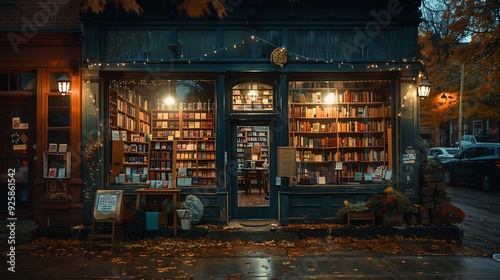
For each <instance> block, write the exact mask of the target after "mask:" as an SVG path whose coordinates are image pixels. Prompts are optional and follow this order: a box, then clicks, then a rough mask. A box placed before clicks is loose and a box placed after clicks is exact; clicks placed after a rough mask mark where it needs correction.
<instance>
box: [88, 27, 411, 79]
mask: <svg viewBox="0 0 500 280" xmlns="http://www.w3.org/2000/svg"><path fill="white" fill-rule="evenodd" d="M246 42H254V43H260V42H263V43H264V44H267V45H269V46H272V47H274V48H280V49H282V50H284V51H286V49H285V48H284V47H280V46H277V45H275V44H273V43H271V42H269V41H267V40H265V39H263V38H260V37H257V36H255V35H250V36H248V37H246V38H244V39H241V40H238V41H235V42H233V43H230V44H227V45H225V46H223V47H220V48H218V49H216V50H212V51H209V52H206V53H204V54H202V55H198V56H194V57H190V58H184V55H183V54H181V58H173V59H170V60H165V59H159V60H150V59H149V58H147V59H144V60H143V61H138V60H136V61H133V62H93V61H91V60H89V59H87V65H88V67H89V68H91V67H108V66H117V67H122V66H127V65H131V64H132V65H133V64H144V65H147V64H162V63H174V62H187V63H189V64H191V63H194V62H197V61H203V60H205V59H207V58H209V57H210V56H212V55H214V56H215V55H217V54H218V53H219V52H222V51H230V50H231V49H237V48H238V46H241V45H244V44H245V43H246ZM286 52H287V55H288V56H289V57H290V59H292V60H295V61H313V62H318V63H327V64H336V65H338V67H339V68H341V67H343V66H346V67H348V68H350V69H354V67H355V65H354V64H352V63H349V62H342V61H340V62H339V61H334V60H332V59H325V58H317V57H308V56H305V55H302V54H298V53H294V52H289V51H286ZM414 62H419V59H418V58H416V57H415V58H413V59H411V60H409V59H403V60H402V61H400V62H397V61H395V60H392V61H391V62H383V63H382V64H377V63H374V64H370V65H367V66H362V68H367V69H378V70H380V71H382V70H390V71H395V70H396V71H401V70H403V69H408V68H410V67H411V64H414Z"/></svg>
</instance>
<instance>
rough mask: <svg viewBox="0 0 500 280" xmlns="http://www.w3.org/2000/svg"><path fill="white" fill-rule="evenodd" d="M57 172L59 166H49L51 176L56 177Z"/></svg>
mask: <svg viewBox="0 0 500 280" xmlns="http://www.w3.org/2000/svg"><path fill="white" fill-rule="evenodd" d="M56 172H57V168H55V167H51V168H49V174H48V175H49V177H56Z"/></svg>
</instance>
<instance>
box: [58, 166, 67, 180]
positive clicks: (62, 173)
mask: <svg viewBox="0 0 500 280" xmlns="http://www.w3.org/2000/svg"><path fill="white" fill-rule="evenodd" d="M57 177H58V178H64V177H66V168H59V169H57Z"/></svg>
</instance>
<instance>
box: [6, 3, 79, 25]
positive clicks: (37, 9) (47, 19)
mask: <svg viewBox="0 0 500 280" xmlns="http://www.w3.org/2000/svg"><path fill="white" fill-rule="evenodd" d="M78 3H79V1H74V0H17V4H16V5H0V31H23V28H25V29H26V28H32V30H29V29H28V32H33V31H34V30H33V29H34V28H36V29H37V30H36V31H61V30H65V29H80V20H79V17H80V7H79V4H78Z"/></svg>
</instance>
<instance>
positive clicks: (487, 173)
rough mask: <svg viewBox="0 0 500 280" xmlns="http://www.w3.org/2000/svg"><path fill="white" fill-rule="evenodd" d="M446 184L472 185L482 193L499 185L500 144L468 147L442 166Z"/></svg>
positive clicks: (480, 144) (482, 144) (481, 144)
mask: <svg viewBox="0 0 500 280" xmlns="http://www.w3.org/2000/svg"><path fill="white" fill-rule="evenodd" d="M443 169H444V181H445V183H446V184H448V185H449V184H454V183H458V182H461V183H473V184H475V185H476V186H478V187H480V188H481V189H482V190H483V191H492V190H494V189H496V188H497V187H498V186H499V185H500V143H479V144H475V145H469V146H468V147H466V148H464V150H463V151H462V152H460V153H459V154H456V155H455V158H454V159H452V160H450V161H448V162H446V163H444V164H443Z"/></svg>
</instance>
